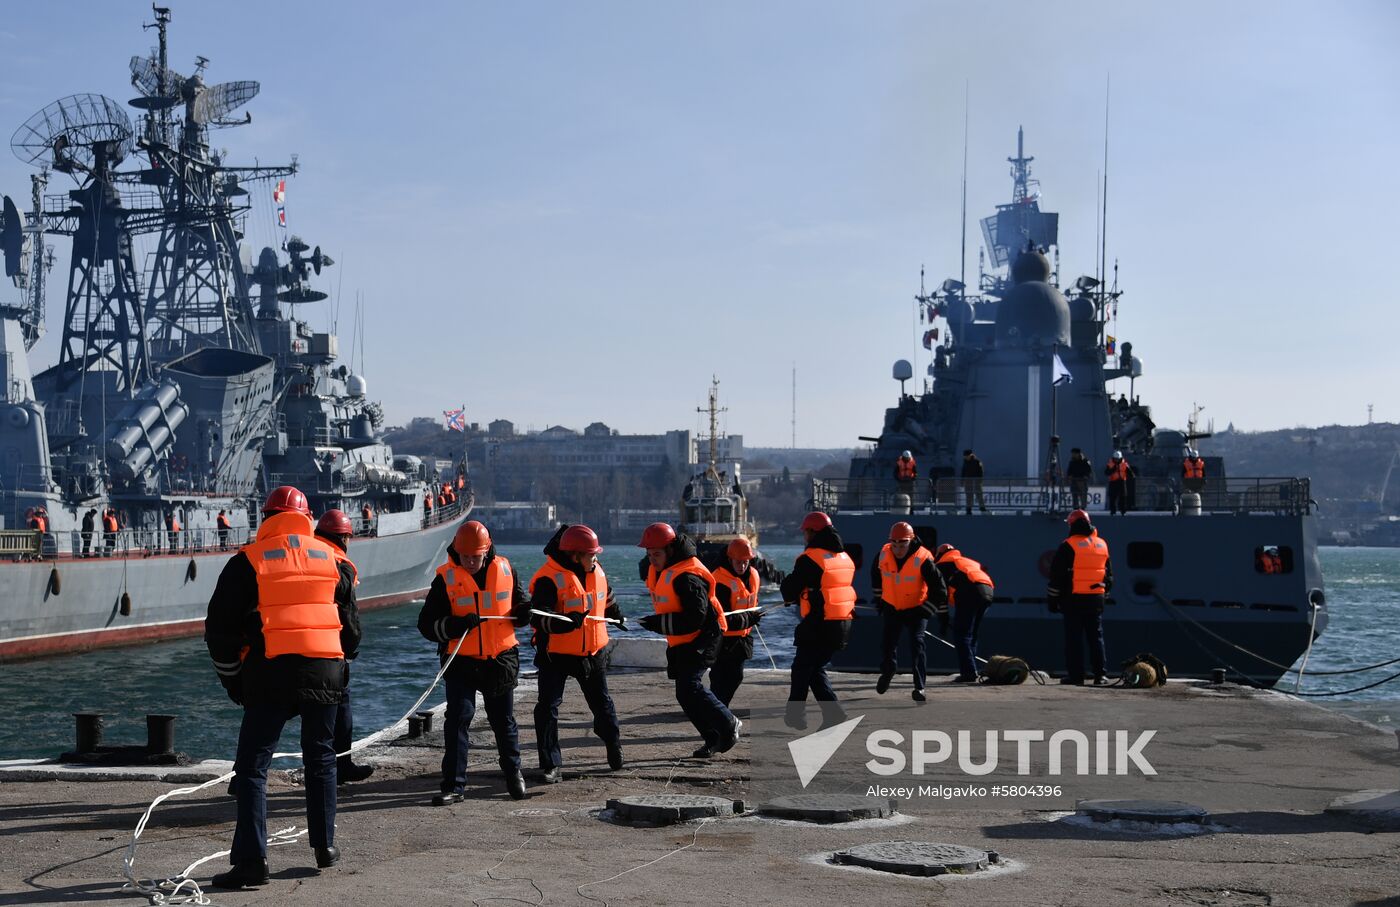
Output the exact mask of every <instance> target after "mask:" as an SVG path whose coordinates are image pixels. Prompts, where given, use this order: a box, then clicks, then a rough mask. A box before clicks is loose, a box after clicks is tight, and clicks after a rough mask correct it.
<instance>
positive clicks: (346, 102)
mask: <svg viewBox="0 0 1400 907" xmlns="http://www.w3.org/2000/svg"><path fill="white" fill-rule="evenodd" d="M173 8H174V21H173V23H172V26H171V63H172V66H174V68H176V69H177V70H179V71H181V72H185V73H188V72H189V71H191V70H192V68H193V65H192V64H193V58H194V56H195V55H196V54H202V55H204V56H206V57H208V58H209V59H210V61H211V62H210V64H209V69H208V73H207V79H208V80H209V81H224V80H232V79H257V80H259V81H260V82H261V83H262V93H261V95H260V96H259V97H257V98H256V99H255V100H254V101H253V102H252V103H251V104H250V105H249V107H248V109H249V110H250V111H251V112H252V115H253V123H252V125H250V126H246V127H242V128H238V129H232V130H225V131H221V132H219V133H217V134H216V137H215V144H216V145H220V146H223V147H227V148H228V149H229V150H230V152H231V155H230V157H231V160H232V161H233V162H252V161H253V160H254V159H259V160H261V161H263V162H273V161H284V160H286V159H287V157H288V155H289V154H291V153H296V154H298V155H299V159H300V162H301V165H302V171H301V173H300V174H299V175H298V176H296V177H295V178H294V179H293V180H292V181H291V182H290V183H289V185H288V199H287V210H288V217H289V220H290V224H291V228H292V230H293V232H296V233H299V234H301V235H302V236H304V237H305V238H306V239H307V240H308V241H309V242H311V243H312V244H320V245H321V246H323V247H324V248H325V249H326V251H327V252H328V253H330V254H331V255H332V256H334V257H335V258H336V260H337V265H336V267H335V268H333V269H332V270H331V271H330V272H328V275H327V276H326V277H324V278H323V283H322V286H323V288H324V289H327V290H329V291H331V292H332V293H337V292H338V294H339V296H340V300H341V301H340V316H339V331H340V334H341V342H342V349H348V347H349V344H350V340H351V333H352V328H351V326H352V324H353V318H352V316H351V312H352V310H353V308H354V304H355V299H356V297H357V295H359V296H361V297H363V298H364V300H365V301H366V310H365V322H366V325H367V329H366V331H365V338H364V340H365V364H366V367H365V372H366V375H367V377H368V380H369V388H370V396H371V397H374V398H377V399H380V400H381V401H382V402H383V403H384V406H385V409H386V411H387V414H388V417H389V420H390V422H402V421H406V420H407V419H409V418H411V417H412V416H415V415H437V414H438V413H439V412H440V411H441V410H443V409H447V408H451V407H454V406H456V405H458V404H460V403H465V404H466V406H467V409H468V416H469V418H470V419H471V420H472V421H479V422H483V423H484V422H487V421H490V420H492V419H496V418H509V419H511V420H513V421H515V422H516V423H517V424H519V425H522V426H534V427H537V428H543V427H545V426H547V425H550V424H555V423H563V424H567V425H572V426H574V427H579V428H581V427H582V426H583V425H585V424H587V423H588V422H591V421H594V420H602V421H604V422H607V423H608V424H610V425H612V426H614V427H616V428H619V429H621V430H623V431H630V432H642V431H660V430H664V429H668V428H695V427H697V426H698V417H697V416H696V414H695V413H694V408H695V407H696V406H697V405H699V404H701V403H702V402H703V401H704V398H705V393H706V389H707V385H708V383H709V379H710V375H711V374H717V375H718V376H719V378H720V381H721V397H722V402H723V403H724V404H725V405H726V406H727V407H728V410H729V411H728V413H727V414H726V417H725V422H726V427H727V428H728V429H729V430H730V431H733V432H738V433H742V434H743V435H744V436H745V440H746V442H747V443H748V444H750V445H787V444H788V443H790V441H791V437H792V432H791V426H790V419H791V393H792V381H791V372H792V368H793V365H794V363H795V364H796V368H797V384H798V387H797V408H798V412H797V442H798V444H799V445H800V446H833V447H834V446H848V445H851V444H854V443H855V438H856V436H857V435H861V434H876V433H878V431H879V428H880V424H881V419H882V416H883V409H884V407H885V406H887V405H890V404H891V403H892V402H893V400H894V395H895V392H896V390H897V385H896V384H895V382H893V381H892V380H891V379H890V377H889V374H890V365H891V363H892V362H893V360H894V359H896V358H899V357H909V356H912V355H914V354H915V352H916V351H918V350H917V347H916V339H915V338H916V330H915V327H916V326H915V324H914V323H913V304H912V296H913V294H914V293H915V292H916V291H917V290H918V285H919V284H918V282H919V268H920V266H924V267H926V269H927V272H928V281H929V283H930V284H937V283H938V282H939V281H941V280H942V279H943V278H944V277H945V276H949V275H956V274H957V273H958V270H959V251H958V245H959V230H960V214H959V204H960V201H959V193H960V186H961V178H962V175H961V171H962V154H963V148H962V146H963V97H964V86H967V91H968V94H969V95H970V98H971V113H970V129H969V145H970V150H969V162H968V163H969V167H968V207H969V218H970V220H971V222H972V226H973V227H975V221H976V218H979V217H981V216H984V215H986V214H988V213H990V211H991V210H992V206H993V205H995V204H997V203H999V202H1004V201H1006V200H1008V198H1009V194H1010V180H1009V177H1008V174H1007V169H1008V165H1007V164H1006V162H1005V158H1006V157H1007V156H1008V155H1011V154H1012V153H1014V151H1015V140H1016V129H1017V126H1022V125H1023V126H1024V127H1025V130H1026V144H1027V153H1029V154H1032V155H1034V156H1035V159H1036V160H1035V163H1034V164H1033V169H1034V175H1035V176H1036V177H1037V178H1038V179H1039V180H1040V181H1041V185H1042V191H1043V198H1042V206H1043V207H1044V208H1046V209H1047V210H1052V211H1058V212H1060V218H1061V220H1060V223H1061V266H1062V276H1063V277H1064V278H1065V279H1066V280H1072V279H1073V277H1074V276H1076V275H1078V274H1081V273H1091V272H1092V270H1093V267H1094V250H1093V245H1094V236H1095V220H1096V218H1095V198H1096V180H1097V179H1098V175H1099V173H1100V172H1101V170H1102V169H1103V143H1104V93H1105V82H1106V80H1109V79H1111V85H1112V88H1111V100H1110V107H1111V115H1110V116H1111V119H1110V124H1109V145H1110V147H1109V161H1108V171H1109V190H1108V191H1109V198H1108V202H1109V204H1108V226H1109V231H1108V254H1109V259H1110V261H1112V260H1115V259H1116V260H1117V261H1118V262H1119V265H1120V272H1119V274H1120V282H1121V286H1122V288H1123V289H1124V291H1125V295H1124V297H1123V303H1122V306H1121V308H1120V312H1119V323H1118V326H1117V330H1116V331H1115V332H1114V333H1116V335H1117V336H1118V338H1119V340H1120V341H1122V340H1130V341H1132V342H1133V344H1134V348H1135V352H1136V353H1137V354H1138V355H1139V356H1140V357H1141V359H1142V360H1143V362H1144V368H1145V375H1144V377H1143V378H1142V379H1140V380H1139V382H1138V392H1139V394H1140V395H1141V396H1142V398H1143V401H1144V402H1147V403H1150V404H1151V405H1152V406H1153V408H1154V416H1155V418H1156V421H1157V422H1158V424H1160V425H1181V424H1183V423H1184V422H1185V418H1186V416H1187V414H1188V413H1189V411H1190V408H1191V405H1192V403H1193V402H1199V403H1201V404H1202V405H1204V406H1205V407H1206V409H1205V412H1204V416H1205V417H1206V418H1213V419H1214V420H1215V422H1216V426H1217V428H1222V427H1224V425H1225V424H1226V423H1227V422H1231V421H1232V422H1234V424H1235V425H1236V427H1238V428H1244V429H1270V428H1279V427H1287V426H1295V425H1318V424H1330V423H1338V422H1340V423H1358V422H1364V421H1365V419H1366V405H1367V404H1368V403H1374V404H1375V419H1376V421H1400V400H1397V398H1396V397H1395V395H1394V389H1395V388H1396V387H1397V385H1400V380H1397V379H1400V364H1397V359H1396V357H1395V356H1394V354H1393V351H1392V350H1393V336H1392V335H1393V334H1394V333H1395V327H1396V325H1397V316H1396V314H1395V313H1394V312H1393V306H1394V304H1395V302H1396V300H1395V298H1394V292H1393V290H1388V289H1387V287H1388V286H1389V283H1390V280H1389V279H1388V278H1387V277H1386V276H1384V275H1377V274H1376V272H1375V270H1374V268H1375V267H1376V265H1375V262H1376V261H1380V262H1382V263H1383V262H1384V261H1386V260H1389V255H1388V253H1386V252H1385V249H1386V248H1387V247H1389V246H1390V245H1391V244H1392V243H1393V242H1394V239H1393V238H1392V237H1391V233H1392V232H1393V231H1392V230H1391V229H1390V224H1391V220H1392V217H1391V215H1390V209H1391V207H1392V205H1393V202H1391V200H1390V199H1389V194H1390V192H1391V191H1393V190H1392V188H1391V187H1390V186H1389V182H1390V180H1389V177H1388V174H1389V173H1390V172H1391V171H1392V169H1393V158H1394V156H1395V154H1396V152H1397V150H1400V141H1397V139H1400V71H1398V70H1400V62H1397V55H1396V54H1395V53H1394V50H1393V49H1394V47H1395V46H1397V43H1400V41H1398V39H1400V6H1397V5H1395V4H1392V3H1385V2H1344V3H1321V2H1319V3H1297V2H1271V3H1263V2H1259V3H1255V2H1236V3H1197V2H1183V3H1177V4H1173V5H1171V6H1170V7H1167V6H1163V5H1161V4H1152V5H1146V4H1122V3H1069V4H1044V3H1008V2H989V3H977V4H972V3H958V4H954V3H935V2H924V3H906V2H879V3H854V2H851V3H832V2H767V3H740V2H706V3H684V4H683V3H678V2H661V3H657V2H640V0H638V2H604V0H600V2H592V3H540V2H533V3H528V2H527V3H494V4H484V3H453V4H447V3H441V4H439V3H417V4H397V5H390V4H383V3H362V2H341V3H333V4H332V3H267V2H261V0H249V2H244V3H240V4H238V6H237V11H236V12H234V9H233V8H232V7H229V6H227V5H223V4H221V5H216V4H193V3H183V4H174V7H173ZM149 21H151V12H150V5H149V3H137V2H127V0H122V2H110V3H100V4H99V3H96V2H91V3H76V4H24V5H15V6H13V7H9V8H7V9H6V15H5V19H4V22H3V23H0V75H2V76H3V80H0V86H3V87H0V123H3V124H7V125H5V126H4V129H3V130H0V134H8V133H7V132H6V131H5V130H9V131H12V130H13V129H14V128H15V127H17V126H18V125H19V124H20V123H21V122H23V121H24V120H25V119H26V118H27V117H28V116H29V115H30V114H32V113H34V112H35V111H37V110H39V109H40V108H41V107H43V106H44V105H46V104H48V103H49V102H50V101H53V100H55V99H57V98H59V97H61V96H64V95H67V94H72V93H76V92H87V91H92V92H100V93H104V94H107V95H110V96H112V97H114V98H116V99H117V100H119V101H123V102H124V101H125V100H127V99H128V97H129V96H131V95H132V94H133V92H132V89H131V88H130V86H129V84H128V82H127V79H126V64H127V60H128V58H129V57H130V56H131V55H133V54H137V53H144V52H145V51H146V50H147V49H148V48H149V47H151V46H152V45H153V44H154V40H155V39H154V33H153V32H142V31H141V28H140V25H141V23H142V22H149ZM29 172H30V169H29V167H28V166H27V165H24V164H22V163H20V162H19V161H18V160H16V159H15V158H14V157H13V155H0V188H2V189H3V191H5V192H6V193H8V194H10V195H12V196H14V197H16V200H17V201H19V202H20V203H21V207H23V206H24V202H23V200H24V199H27V197H28V192H29V181H28V174H29ZM66 180H67V177H62V176H57V177H56V178H55V182H54V183H53V184H52V187H53V188H54V189H57V188H60V187H63V188H66V187H65V186H63V182H62V181H66ZM270 218H271V207H270V205H269V204H268V203H267V202H266V200H265V199H263V200H261V201H260V203H259V206H258V209H257V211H256V212H255V219H254V221H253V222H251V223H250V224H249V230H248V234H249V239H250V241H253V242H256V243H258V244H264V243H266V242H268V241H269V240H270V239H271V238H273V237H274V235H275V234H274V231H273V230H272V225H271V223H270ZM979 245H980V243H979V237H978V236H977V234H976V232H975V230H970V232H969V252H968V259H969V262H968V268H969V272H970V273H975V271H976V267H977V264H976V262H977V258H976V252H977V248H978V247H979ZM66 269H67V261H66V250H65V253H64V256H63V258H62V259H61V261H60V263H59V265H58V266H57V267H56V268H55V270H54V272H53V279H52V283H53V285H54V286H55V287H59V288H61V285H62V283H63V282H64V281H65V280H66ZM61 304H62V295H61V290H57V291H55V292H51V293H50V295H49V307H50V312H51V318H50V335H49V337H48V338H46V340H45V341H44V342H43V343H42V344H41V346H40V348H39V351H38V352H39V355H40V356H41V357H42V358H43V364H45V365H46V364H48V363H49V362H51V361H52V360H53V357H54V356H55V355H56V352H55V351H56V340H57V337H58V334H59V333H60V330H61V325H60V324H59V323H58V318H57V315H58V314H59V312H60V311H61ZM333 313H334V306H333V305H331V304H326V305H323V306H312V307H307V309H306V310H305V311H304V312H303V314H305V315H306V316H308V318H309V319H310V320H311V321H312V322H313V323H315V324H317V326H318V327H323V326H325V325H327V324H329V322H330V320H331V319H332V317H333ZM923 361H924V362H926V361H927V360H926V359H924V360H923ZM917 370H918V371H920V372H921V371H922V363H921V365H920V367H919V368H918V369H917Z"/></svg>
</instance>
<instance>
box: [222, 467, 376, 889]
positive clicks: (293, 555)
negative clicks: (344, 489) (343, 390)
mask: <svg viewBox="0 0 1400 907" xmlns="http://www.w3.org/2000/svg"><path fill="white" fill-rule="evenodd" d="M263 517H264V519H263V521H262V525H261V526H260V527H258V534H257V537H256V539H255V540H254V541H253V542H252V543H250V544H248V545H246V546H244V548H243V549H242V550H241V551H239V552H238V553H236V554H234V555H233V556H232V557H230V558H229V559H228V562H227V563H226V564H225V565H224V569H223V572H222V573H220V574H219V580H218V583H217V585H216V586H215V587H214V594H213V596H212V597H211V598H210V599H209V612H208V615H207V616H206V618H205V620H204V641H205V643H206V644H207V645H208V647H209V657H210V658H211V659H213V661H214V669H215V671H217V672H218V675H219V682H220V683H222V684H223V686H224V689H225V690H226V691H227V692H228V695H229V698H230V699H232V700H233V701H234V702H236V703H240V704H241V705H242V706H243V726H242V728H241V729H240V730H239V732H238V753H237V755H236V756H235V757H234V762H233V769H234V772H235V773H236V778H235V781H234V785H235V787H236V793H237V797H238V825H237V827H236V828H235V830H234V833H233V847H232V849H231V851H230V852H229V862H230V863H231V864H232V866H233V868H232V869H230V870H229V871H228V872H224V873H220V874H218V875H216V876H214V878H213V880H212V884H213V885H214V886H215V887H217V888H243V887H246V886H250V885H263V884H266V883H267V767H268V765H269V764H270V763H271V761H272V751H273V748H274V747H275V746H276V745H277V738H278V737H279V736H281V734H282V727H283V726H284V725H285V724H286V723H287V721H288V720H290V719H292V718H294V717H297V716H300V717H301V753H302V761H303V763H304V765H305V771H306V776H305V777H306V780H305V784H306V825H307V830H308V832H309V837H310V843H311V847H312V848H313V849H314V851H315V855H316V865H317V866H318V867H320V868H321V869H326V868H328V867H330V866H334V865H335V864H336V863H337V862H338V861H339V860H340V850H339V849H338V848H336V846H335V806H336V803H335V745H334V743H333V738H334V734H335V713H336V708H337V707H338V706H339V704H340V699H341V697H342V696H343V695H344V693H345V677H346V667H345V657H346V656H347V655H354V654H355V651H356V649H357V648H358V647H359V644H360V620H359V616H358V614H357V613H356V609H355V577H354V574H353V573H352V572H351V568H350V566H349V563H348V562H344V563H342V562H340V561H339V560H337V558H336V556H335V555H336V549H335V546H334V545H331V544H330V543H329V542H325V541H323V540H321V539H318V538H316V536H315V535H314V534H313V530H312V525H311V512H310V509H309V508H308V507H307V504H306V496H305V495H304V494H302V493H301V492H300V491H298V490H297V489H295V488H293V487H292V486H290V485H283V486H281V487H280V488H275V489H273V490H272V492H271V493H270V494H268V496H267V501H266V502H265V503H264V504H263Z"/></svg>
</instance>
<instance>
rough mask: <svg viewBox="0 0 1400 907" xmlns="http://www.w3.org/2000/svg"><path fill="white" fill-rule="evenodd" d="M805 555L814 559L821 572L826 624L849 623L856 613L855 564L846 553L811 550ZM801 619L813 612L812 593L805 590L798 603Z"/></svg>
mask: <svg viewBox="0 0 1400 907" xmlns="http://www.w3.org/2000/svg"><path fill="white" fill-rule="evenodd" d="M802 554H803V555H805V556H806V557H809V558H811V559H812V562H813V563H815V564H816V565H817V568H818V569H819V570H821V572H822V582H821V593H822V600H823V601H824V602H825V603H826V609H825V618H826V619H827V620H850V619H851V618H853V617H854V616H855V609H856V588H855V585H854V583H855V579H856V562H855V561H853V560H851V556H850V555H849V554H847V553H846V552H844V551H827V550H826V549H825V548H808V549H807V550H806V551H803V552H802ZM799 605H800V611H801V615H802V617H806V616H807V612H808V611H810V610H811V609H812V603H811V590H810V589H803V590H802V599H801V601H800V602H799Z"/></svg>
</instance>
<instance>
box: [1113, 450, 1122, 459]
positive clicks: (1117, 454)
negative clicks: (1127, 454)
mask: <svg viewBox="0 0 1400 907" xmlns="http://www.w3.org/2000/svg"><path fill="white" fill-rule="evenodd" d="M1113 459H1115V460H1121V459H1123V451H1121V450H1115V451H1114V452H1113Z"/></svg>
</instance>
